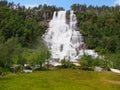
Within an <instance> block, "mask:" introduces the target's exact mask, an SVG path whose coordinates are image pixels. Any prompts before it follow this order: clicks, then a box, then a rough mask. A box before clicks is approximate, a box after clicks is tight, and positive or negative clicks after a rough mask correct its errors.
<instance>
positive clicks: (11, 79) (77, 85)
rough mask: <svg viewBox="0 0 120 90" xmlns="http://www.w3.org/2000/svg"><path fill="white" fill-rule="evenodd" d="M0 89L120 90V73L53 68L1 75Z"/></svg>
mask: <svg viewBox="0 0 120 90" xmlns="http://www.w3.org/2000/svg"><path fill="white" fill-rule="evenodd" d="M0 90H120V74H116V73H112V72H102V73H98V72H92V71H81V70H71V69H66V70H65V69H62V70H52V71H37V72H33V73H23V74H9V75H7V76H4V77H0Z"/></svg>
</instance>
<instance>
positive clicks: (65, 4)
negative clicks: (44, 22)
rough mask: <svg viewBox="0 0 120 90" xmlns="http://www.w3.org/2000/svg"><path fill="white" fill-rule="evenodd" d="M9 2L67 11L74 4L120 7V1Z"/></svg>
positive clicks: (57, 0) (62, 0)
mask: <svg viewBox="0 0 120 90" xmlns="http://www.w3.org/2000/svg"><path fill="white" fill-rule="evenodd" d="M8 1H9V2H14V3H15V4H18V3H20V5H25V6H26V7H28V6H30V7H33V6H38V5H40V4H47V5H55V6H57V7H63V8H64V9H66V10H69V9H70V6H71V5H72V4H74V3H77V4H86V5H94V6H96V5H97V6H102V5H108V6H115V5H116V4H118V5H120V0H8Z"/></svg>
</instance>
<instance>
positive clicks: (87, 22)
mask: <svg viewBox="0 0 120 90" xmlns="http://www.w3.org/2000/svg"><path fill="white" fill-rule="evenodd" d="M71 9H72V10H74V12H75V14H76V16H77V21H78V23H77V26H78V29H79V31H80V32H81V33H82V35H83V38H84V42H85V48H89V49H94V50H95V51H96V52H98V53H99V54H100V55H104V56H105V58H106V60H114V64H113V67H114V68H119V69H120V55H119V53H120V6H114V7H113V6H111V7H108V6H101V7H98V6H96V7H95V6H86V5H80V4H73V5H72V6H71ZM59 10H64V9H63V8H62V7H56V6H49V5H39V6H38V7H34V8H30V7H29V8H26V7H25V6H21V5H20V4H17V5H15V4H14V3H11V2H7V1H6V0H1V1H0V69H1V70H2V69H3V68H5V69H9V68H10V67H12V66H14V65H16V64H17V65H24V64H25V63H29V64H30V65H35V64H39V65H40V66H41V67H42V64H43V63H44V62H45V61H46V60H48V59H49V57H50V52H49V50H48V49H47V47H46V46H45V44H44V42H43V41H42V39H41V36H42V35H43V34H44V33H45V30H46V29H47V27H48V23H49V21H50V20H51V18H52V16H53V12H54V11H59Z"/></svg>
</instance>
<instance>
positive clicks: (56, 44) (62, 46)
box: [43, 11, 97, 65]
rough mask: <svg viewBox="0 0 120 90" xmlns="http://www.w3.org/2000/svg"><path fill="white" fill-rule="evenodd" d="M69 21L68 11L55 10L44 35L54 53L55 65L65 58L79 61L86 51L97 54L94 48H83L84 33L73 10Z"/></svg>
mask: <svg viewBox="0 0 120 90" xmlns="http://www.w3.org/2000/svg"><path fill="white" fill-rule="evenodd" d="M69 21H70V22H69V24H67V23H66V11H58V12H54V15H53V19H52V20H51V21H50V23H49V28H48V29H47V31H46V33H45V34H44V35H43V39H44V41H45V42H46V44H47V46H48V48H49V49H50V52H51V54H52V56H51V58H52V63H53V65H55V64H56V63H55V62H58V63H59V62H60V60H62V59H64V58H66V59H69V60H70V61H71V62H77V60H78V59H79V58H80V57H81V56H82V55H83V54H84V53H86V54H89V55H92V56H97V54H96V53H95V52H94V51H93V50H84V49H83V46H84V42H83V39H82V35H81V34H80V32H79V31H77V27H76V23H77V20H76V16H75V14H74V13H73V11H70V20H69Z"/></svg>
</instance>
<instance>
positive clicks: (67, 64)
mask: <svg viewBox="0 0 120 90" xmlns="http://www.w3.org/2000/svg"><path fill="white" fill-rule="evenodd" d="M61 64H62V65H61V68H71V69H75V68H76V66H75V65H74V64H73V63H72V62H70V61H69V60H66V59H63V60H61ZM58 67H59V68H60V66H58Z"/></svg>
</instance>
